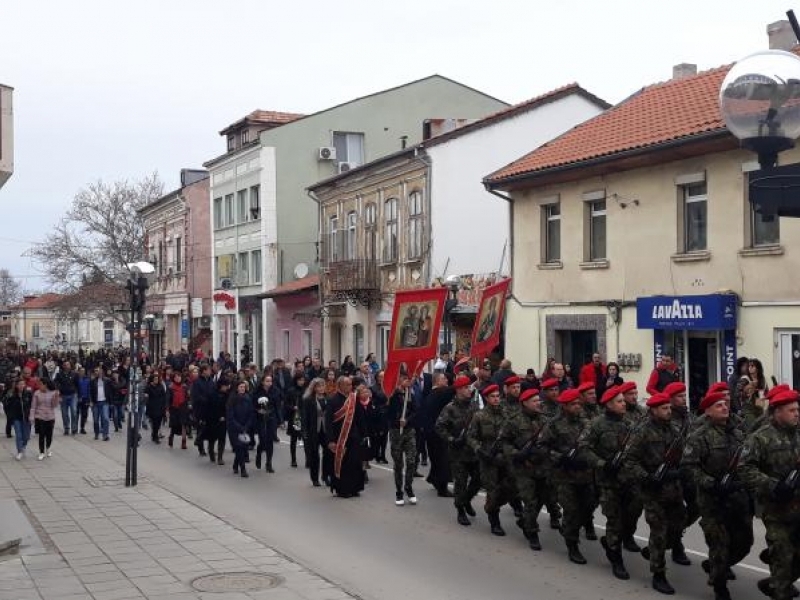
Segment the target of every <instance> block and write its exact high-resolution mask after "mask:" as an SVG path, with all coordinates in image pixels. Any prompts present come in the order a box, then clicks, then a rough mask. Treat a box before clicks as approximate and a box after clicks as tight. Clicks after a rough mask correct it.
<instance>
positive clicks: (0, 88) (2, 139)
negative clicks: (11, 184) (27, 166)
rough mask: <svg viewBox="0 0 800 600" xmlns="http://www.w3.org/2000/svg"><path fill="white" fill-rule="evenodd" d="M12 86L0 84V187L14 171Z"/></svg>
mask: <svg viewBox="0 0 800 600" xmlns="http://www.w3.org/2000/svg"><path fill="white" fill-rule="evenodd" d="M13 96H14V88H11V87H9V86H7V85H3V84H0V188H2V187H3V184H5V182H6V181H8V179H9V177H11V174H12V173H13V172H14V103H13Z"/></svg>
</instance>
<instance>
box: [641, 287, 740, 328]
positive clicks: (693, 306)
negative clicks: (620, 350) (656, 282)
mask: <svg viewBox="0 0 800 600" xmlns="http://www.w3.org/2000/svg"><path fill="white" fill-rule="evenodd" d="M736 302H737V297H736V295H735V294H710V295H707V296H650V297H646V298H638V299H637V300H636V326H637V327H638V328H639V329H686V330H719V329H723V330H733V329H736Z"/></svg>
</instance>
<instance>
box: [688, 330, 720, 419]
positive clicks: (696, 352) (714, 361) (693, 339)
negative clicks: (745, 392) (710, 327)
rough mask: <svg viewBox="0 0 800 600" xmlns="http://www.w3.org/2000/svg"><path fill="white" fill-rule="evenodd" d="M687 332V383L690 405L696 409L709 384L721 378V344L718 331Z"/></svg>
mask: <svg viewBox="0 0 800 600" xmlns="http://www.w3.org/2000/svg"><path fill="white" fill-rule="evenodd" d="M687 333H688V336H687V337H688V340H687V342H688V353H687V357H686V360H687V369H686V383H687V386H688V388H689V406H690V407H691V408H692V410H696V409H697V407H698V406H699V405H700V400H701V398H702V397H703V395H704V394H705V393H706V391H708V388H709V386H710V385H711V384H712V383H714V382H716V381H718V380H719V368H718V360H719V349H718V348H719V345H718V341H717V334H716V332H706V331H690V332H687Z"/></svg>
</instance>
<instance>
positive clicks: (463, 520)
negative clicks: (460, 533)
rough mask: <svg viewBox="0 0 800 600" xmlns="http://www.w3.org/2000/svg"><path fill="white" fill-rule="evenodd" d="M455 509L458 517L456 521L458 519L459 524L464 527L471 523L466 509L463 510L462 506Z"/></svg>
mask: <svg viewBox="0 0 800 600" xmlns="http://www.w3.org/2000/svg"><path fill="white" fill-rule="evenodd" d="M456 510H458V517H457V518H456V521H458V524H459V525H463V526H464V527H469V526H470V525H472V523H471V522H470V520H469V517H468V516H467V511H465V510H464V507H463V506H459V507H458V508H457V509H456Z"/></svg>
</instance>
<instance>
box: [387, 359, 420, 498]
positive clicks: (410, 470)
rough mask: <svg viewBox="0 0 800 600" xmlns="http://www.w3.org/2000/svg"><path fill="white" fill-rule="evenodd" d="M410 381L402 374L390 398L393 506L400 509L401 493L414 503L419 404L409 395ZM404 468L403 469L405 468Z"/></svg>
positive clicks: (406, 375)
mask: <svg viewBox="0 0 800 600" xmlns="http://www.w3.org/2000/svg"><path fill="white" fill-rule="evenodd" d="M411 383H412V382H411V378H410V377H409V376H408V374H407V373H403V372H401V373H400V375H399V377H398V385H397V389H396V390H395V392H394V394H392V397H391V398H390V399H389V410H388V413H387V417H388V419H389V444H390V446H391V453H392V461H393V462H394V486H395V505H396V506H403V505H404V504H405V500H404V498H403V492H405V495H406V496H407V497H408V501H409V503H410V504H412V505H414V504H416V503H417V497H416V495H415V494H414V488H413V483H414V472H415V471H416V469H417V432H416V428H417V412H418V408H419V407H418V405H417V401H416V400H415V399H414V396H413V394H411ZM404 467H405V468H404Z"/></svg>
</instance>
